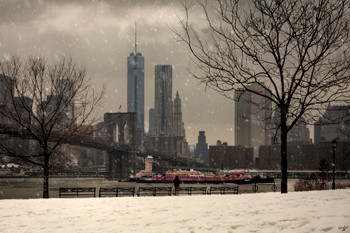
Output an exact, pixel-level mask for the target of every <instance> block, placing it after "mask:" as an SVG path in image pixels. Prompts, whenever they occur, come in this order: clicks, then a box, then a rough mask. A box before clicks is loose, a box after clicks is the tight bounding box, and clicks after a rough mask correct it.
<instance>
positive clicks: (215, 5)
mask: <svg viewBox="0 0 350 233" xmlns="http://www.w3.org/2000/svg"><path fill="white" fill-rule="evenodd" d="M181 3H182V5H183V8H184V13H185V16H184V18H179V21H180V29H179V28H172V30H173V32H174V33H175V35H176V37H177V39H178V40H179V41H181V42H184V43H185V44H186V46H187V47H188V49H189V51H190V52H191V55H192V62H193V67H192V68H193V69H192V70H191V72H192V74H193V76H194V77H196V78H198V79H199V80H200V81H201V83H203V84H205V85H206V86H208V87H210V88H212V89H214V90H216V91H218V92H220V93H221V94H223V95H225V96H226V97H228V98H232V99H234V95H233V93H232V92H233V91H235V90H239V91H242V89H243V90H245V91H248V92H251V93H254V94H256V95H258V96H261V97H262V98H266V99H267V100H269V101H271V102H272V103H273V106H274V108H275V111H276V112H277V115H278V116H279V118H280V120H279V122H280V124H279V125H278V128H279V130H280V132H281V134H280V137H281V140H280V141H281V172H282V182H281V192H282V193H287V191H288V190H287V134H288V132H289V131H290V130H291V129H292V128H293V126H294V125H295V124H296V123H297V122H298V120H299V119H300V118H301V117H302V116H303V118H305V119H314V117H315V116H316V114H318V113H319V112H320V111H322V109H324V108H326V107H327V106H328V104H331V103H338V104H339V103H343V104H344V103H345V102H346V101H349V93H350V89H349V84H350V77H349V68H350V62H349V57H348V54H349V24H348V21H349V1H347V0H317V1H314V0H288V1H283V0H250V1H240V0H217V1H215V2H214V1H200V0H199V1H196V2H194V1H184V2H181ZM193 6H195V7H193ZM198 7H199V8H200V11H201V14H202V17H201V18H200V20H201V22H203V20H204V21H205V22H206V26H205V28H199V26H198V24H195V23H192V21H191V19H190V17H191V16H192V15H191V13H190V12H191V11H192V10H197V9H198ZM251 84H255V85H256V84H257V85H259V86H260V87H261V89H263V90H265V91H263V92H257V91H255V90H254V89H252V88H251Z"/></svg>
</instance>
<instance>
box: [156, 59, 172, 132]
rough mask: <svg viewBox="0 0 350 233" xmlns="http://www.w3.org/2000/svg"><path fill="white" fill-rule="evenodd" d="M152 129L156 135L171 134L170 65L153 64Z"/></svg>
mask: <svg viewBox="0 0 350 233" xmlns="http://www.w3.org/2000/svg"><path fill="white" fill-rule="evenodd" d="M154 130H155V134H156V135H173V133H174V126H173V102H172V66H171V65H156V66H155V98H154Z"/></svg>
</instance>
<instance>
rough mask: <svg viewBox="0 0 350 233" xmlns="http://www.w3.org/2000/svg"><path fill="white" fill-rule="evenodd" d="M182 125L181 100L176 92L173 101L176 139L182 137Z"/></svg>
mask: <svg viewBox="0 0 350 233" xmlns="http://www.w3.org/2000/svg"><path fill="white" fill-rule="evenodd" d="M182 127H183V124H182V112H181V99H180V97H179V92H178V91H177V92H176V97H175V99H174V134H175V136H176V137H183V136H184V135H183V129H182Z"/></svg>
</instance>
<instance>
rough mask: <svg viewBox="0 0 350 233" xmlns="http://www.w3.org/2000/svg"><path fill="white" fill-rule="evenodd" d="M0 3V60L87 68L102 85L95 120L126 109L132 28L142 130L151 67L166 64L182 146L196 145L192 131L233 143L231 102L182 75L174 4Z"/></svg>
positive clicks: (183, 54)
mask: <svg viewBox="0 0 350 233" xmlns="http://www.w3.org/2000/svg"><path fill="white" fill-rule="evenodd" d="M0 5H1V10H0V11H1V16H0V19H1V21H0V22H1V23H0V30H1V32H2V33H1V35H0V43H1V44H0V54H1V59H4V58H8V57H10V56H11V55H18V56H20V57H22V58H25V57H27V56H37V55H45V56H46V58H47V59H48V61H49V62H50V61H55V60H57V59H60V58H61V57H62V56H65V57H69V56H70V57H72V58H73V60H74V61H76V62H77V63H78V64H79V65H81V66H85V67H86V68H87V73H88V75H89V77H90V78H91V80H92V82H93V83H94V85H95V87H96V89H99V88H100V87H101V86H102V84H103V83H104V84H105V85H106V87H107V92H106V97H105V98H104V106H103V108H101V109H100V111H99V116H100V118H101V120H102V118H103V114H104V113H106V112H118V111H121V112H126V111H127V78H126V77H127V62H126V57H127V56H129V54H130V52H131V51H134V24H135V22H136V23H137V25H138V30H137V31H138V51H139V52H140V53H142V55H143V56H144V57H145V120H144V122H145V131H146V132H147V131H148V122H149V116H148V112H149V109H150V108H151V107H152V106H153V104H154V67H155V65H158V64H159V65H161V64H171V65H172V66H173V93H175V91H176V90H179V92H180V93H181V100H182V118H183V119H182V121H183V122H184V123H185V130H186V138H187V139H188V141H189V144H192V145H194V144H195V143H196V142H197V136H198V132H199V131H206V132H207V141H208V144H209V145H212V144H215V143H216V141H217V140H221V141H227V142H228V143H229V144H233V143H234V119H233V109H234V107H233V106H234V103H233V101H232V100H228V99H226V98H225V97H222V96H221V95H220V94H218V93H216V92H214V91H212V90H209V89H207V90H206V88H205V86H204V85H199V82H198V81H197V80H196V79H194V78H193V77H191V76H190V75H189V73H188V71H187V68H188V65H189V53H188V51H187V50H186V48H185V47H184V46H183V45H179V44H178V43H177V42H176V41H175V40H174V38H173V35H172V32H171V31H170V29H169V27H173V26H175V27H176V26H177V25H178V18H177V16H179V17H181V16H182V15H183V12H182V11H181V10H180V9H181V7H180V6H179V4H178V3H177V2H173V1H161V2H159V1H133V2H132V3H130V2H122V1H108V0H107V1H79V0H77V1H16V0H15V1H2V2H1V3H0ZM196 17H197V16H196ZM198 20H200V16H198ZM198 25H199V26H201V27H202V25H200V24H198ZM174 98H175V95H173V96H172V99H174Z"/></svg>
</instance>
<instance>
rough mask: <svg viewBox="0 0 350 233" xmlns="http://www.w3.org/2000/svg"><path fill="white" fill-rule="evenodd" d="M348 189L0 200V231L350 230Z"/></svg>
mask: <svg viewBox="0 0 350 233" xmlns="http://www.w3.org/2000/svg"><path fill="white" fill-rule="evenodd" d="M347 226H350V189H347V190H335V191H332V190H329V191H313V192H295V193H289V194H285V195H282V194H280V193H262V194H242V195H224V196H222V195H213V196H178V197H177V196H171V197H119V198H94V199H93V198H86V199H83V198H80V199H47V200H43V199H31V200H1V201H0V232H4V233H7V232H16V233H20V232H35V233H38V232H84V233H86V232H104V233H105V232H118V233H121V232H127V233H130V232H152V233H154V232H162V233H163V232H179V233H180V232H181V233H182V232H198V233H199V232H215V233H218V232H298V233H300V232H343V230H344V231H345V232H350V228H347Z"/></svg>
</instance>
